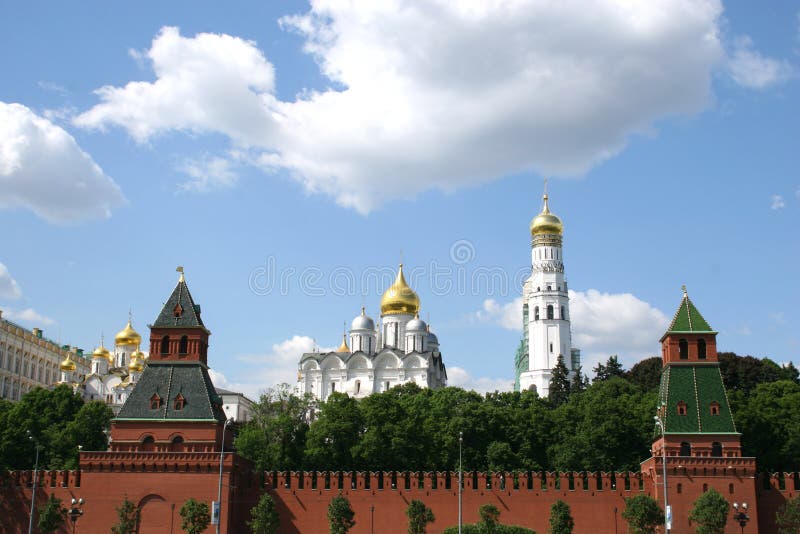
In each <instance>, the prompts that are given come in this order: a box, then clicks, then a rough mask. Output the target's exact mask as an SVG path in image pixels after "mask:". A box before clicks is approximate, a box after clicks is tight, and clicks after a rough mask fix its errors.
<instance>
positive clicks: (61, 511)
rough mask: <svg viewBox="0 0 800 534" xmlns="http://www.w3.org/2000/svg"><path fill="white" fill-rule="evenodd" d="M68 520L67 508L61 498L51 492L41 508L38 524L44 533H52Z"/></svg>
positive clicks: (40, 530)
mask: <svg viewBox="0 0 800 534" xmlns="http://www.w3.org/2000/svg"><path fill="white" fill-rule="evenodd" d="M66 520H67V509H66V508H64V506H63V505H62V504H61V499H59V498H58V497H56V496H55V495H53V494H50V497H49V498H48V499H47V502H46V503H45V504H44V506H42V507H40V508H39V520H38V521H37V523H36V526H37V527H39V532H41V533H42V534H50V533H51V532H55V531H57V530H58V529H60V528H61V527H62V526H63V525H64V522H66Z"/></svg>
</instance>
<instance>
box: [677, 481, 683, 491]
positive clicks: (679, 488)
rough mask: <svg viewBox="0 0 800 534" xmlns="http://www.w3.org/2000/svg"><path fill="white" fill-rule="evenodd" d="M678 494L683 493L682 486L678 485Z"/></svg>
mask: <svg viewBox="0 0 800 534" xmlns="http://www.w3.org/2000/svg"><path fill="white" fill-rule="evenodd" d="M677 491H678V493H683V484H681V483H678V490H677Z"/></svg>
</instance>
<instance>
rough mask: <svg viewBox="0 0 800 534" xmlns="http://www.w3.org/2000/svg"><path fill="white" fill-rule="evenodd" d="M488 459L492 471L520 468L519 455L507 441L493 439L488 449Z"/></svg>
mask: <svg viewBox="0 0 800 534" xmlns="http://www.w3.org/2000/svg"><path fill="white" fill-rule="evenodd" d="M486 460H487V463H488V464H489V470H490V471H513V470H515V469H519V467H520V461H519V457H518V456H517V455H516V454H515V453H514V451H513V450H511V445H509V444H508V443H506V442H505V441H493V442H491V443H490V444H489V447H488V448H487V449H486Z"/></svg>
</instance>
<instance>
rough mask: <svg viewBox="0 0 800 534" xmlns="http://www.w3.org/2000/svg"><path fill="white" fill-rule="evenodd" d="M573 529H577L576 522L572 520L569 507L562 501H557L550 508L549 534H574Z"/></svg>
mask: <svg viewBox="0 0 800 534" xmlns="http://www.w3.org/2000/svg"><path fill="white" fill-rule="evenodd" d="M573 528H575V521H574V520H573V519H572V513H571V512H570V509H569V505H568V504H567V503H565V502H564V501H562V500H561V499H559V500H557V501H556V502H554V503H553V506H551V507H550V528H548V529H547V532H548V534H572V529H573Z"/></svg>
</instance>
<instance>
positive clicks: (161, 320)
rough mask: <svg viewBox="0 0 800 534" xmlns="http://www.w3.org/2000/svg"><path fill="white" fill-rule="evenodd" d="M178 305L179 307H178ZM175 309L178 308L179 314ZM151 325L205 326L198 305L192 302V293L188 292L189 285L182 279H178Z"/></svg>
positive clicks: (162, 326) (161, 326)
mask: <svg viewBox="0 0 800 534" xmlns="http://www.w3.org/2000/svg"><path fill="white" fill-rule="evenodd" d="M179 306H180V308H178V307H179ZM176 309H179V310H180V313H179V314H177V313H176ZM152 326H154V327H158V328H165V327H166V328H170V327H183V328H185V327H192V326H199V327H202V328H205V325H204V324H203V320H202V319H201V318H200V306H199V305H198V304H195V303H194V299H192V294H191V293H189V286H187V285H186V282H185V281H184V280H183V279H181V280H179V281H178V285H176V286H175V289H173V290H172V294H171V295H170V296H169V299H167V302H166V303H165V304H164V307H163V308H162V309H161V313H160V314H158V318H157V319H156V322H154V323H153V324H152Z"/></svg>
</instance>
